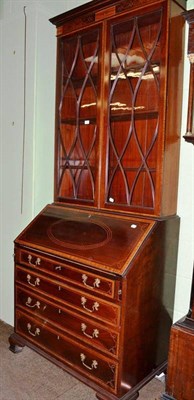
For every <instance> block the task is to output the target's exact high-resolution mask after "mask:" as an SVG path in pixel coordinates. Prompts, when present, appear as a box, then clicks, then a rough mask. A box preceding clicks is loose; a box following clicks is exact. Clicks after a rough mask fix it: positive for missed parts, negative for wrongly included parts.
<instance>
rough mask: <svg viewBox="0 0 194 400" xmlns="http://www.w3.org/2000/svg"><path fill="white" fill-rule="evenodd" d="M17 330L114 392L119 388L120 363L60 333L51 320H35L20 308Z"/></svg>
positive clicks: (48, 352)
mask: <svg viewBox="0 0 194 400" xmlns="http://www.w3.org/2000/svg"><path fill="white" fill-rule="evenodd" d="M16 332H17V333H18V334H20V335H21V336H23V337H24V338H26V339H27V340H28V341H30V342H31V343H33V344H35V345H36V346H37V347H39V348H41V349H43V350H44V351H46V352H47V354H50V355H52V356H54V357H55V358H57V359H58V360H59V361H62V362H63V363H64V364H67V365H69V366H70V367H71V368H72V369H74V370H76V371H77V372H79V373H81V375H84V376H85V377H86V378H89V379H91V380H93V381H95V382H97V383H98V384H100V385H101V386H104V387H106V389H108V390H109V391H111V392H115V391H116V386H117V376H118V364H117V362H116V361H114V360H112V359H109V358H108V357H104V356H101V355H100V354H99V353H97V352H95V351H92V350H91V349H90V348H89V347H87V346H82V345H79V344H78V343H76V341H74V340H71V339H70V338H69V337H68V338H67V337H65V336H64V335H61V334H60V333H59V332H58V331H57V330H55V329H53V328H52V326H50V325H49V324H48V323H47V324H46V325H45V322H44V321H41V320H38V319H34V318H32V317H30V316H29V315H27V314H25V313H22V312H21V311H17V314H16Z"/></svg>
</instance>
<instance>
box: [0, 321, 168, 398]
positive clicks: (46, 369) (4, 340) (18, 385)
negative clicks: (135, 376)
mask: <svg viewBox="0 0 194 400" xmlns="http://www.w3.org/2000/svg"><path fill="white" fill-rule="evenodd" d="M12 331H13V328H12V327H11V326H9V325H7V324H4V323H3V322H2V321H0V356H1V358H0V366H1V370H0V400H78V399H79V400H96V396H95V392H94V391H93V390H92V389H90V388H88V387H87V386H85V385H84V384H83V383H80V382H79V381H78V380H77V379H75V378H74V377H72V376H71V375H69V374H68V373H66V372H64V371H63V370H62V369H60V368H58V367H57V366H55V365H53V364H52V363H51V362H49V361H47V360H45V359H44V358H43V357H41V356H40V355H38V354H37V353H35V352H34V351H32V350H31V349H29V348H27V347H25V348H24V349H23V351H22V352H21V353H19V354H13V353H12V352H11V351H9V350H8V348H9V343H8V337H9V335H10V334H11V333H12ZM163 392H164V384H163V383H162V382H160V381H159V380H158V379H155V378H154V379H153V380H152V381H151V382H149V384H147V385H146V386H145V387H144V388H143V389H142V390H141V391H140V396H139V398H138V400H160V397H161V394H162V393H163Z"/></svg>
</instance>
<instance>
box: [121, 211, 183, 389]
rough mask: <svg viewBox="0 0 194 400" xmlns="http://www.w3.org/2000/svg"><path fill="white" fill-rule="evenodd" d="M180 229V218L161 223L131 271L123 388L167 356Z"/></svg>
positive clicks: (138, 379)
mask: <svg viewBox="0 0 194 400" xmlns="http://www.w3.org/2000/svg"><path fill="white" fill-rule="evenodd" d="M178 230H179V219H178V218H172V219H169V220H167V221H163V222H161V223H158V226H157V228H156V229H155V231H154V232H152V235H150V237H149V238H148V239H147V241H146V244H145V247H144V249H143V250H142V252H141V253H140V254H139V255H138V256H137V257H136V261H135V262H134V264H133V265H132V267H131V269H130V270H129V273H128V276H127V280H126V282H125V286H126V292H125V293H126V294H125V296H126V297H123V306H124V305H125V311H124V313H125V316H126V317H125V322H124V330H123V331H122V339H123V346H122V348H123V352H124V354H125V356H124V357H123V373H122V377H121V379H122V385H123V387H126V386H128V387H129V386H134V385H135V384H137V382H138V381H140V380H141V379H143V378H144V377H145V376H146V375H148V374H149V373H150V372H151V371H152V370H153V369H154V368H156V367H157V366H159V365H160V364H161V363H163V362H165V360H166V359H167V354H168V343H169V335H170V328H171V324H172V310H173V304H174V288H175V275H176V257H177V256H176V252H177V245H178V243H177V236H178ZM122 339H121V340H122Z"/></svg>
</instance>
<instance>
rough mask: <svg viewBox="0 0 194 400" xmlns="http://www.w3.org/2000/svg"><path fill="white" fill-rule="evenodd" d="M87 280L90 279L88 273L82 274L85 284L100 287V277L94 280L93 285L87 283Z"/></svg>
mask: <svg viewBox="0 0 194 400" xmlns="http://www.w3.org/2000/svg"><path fill="white" fill-rule="evenodd" d="M87 280H88V276H87V275H86V274H83V275H82V282H83V284H84V285H85V286H87V287H89V288H92V289H94V288H95V287H96V288H99V287H100V279H99V278H96V279H95V280H94V283H93V285H92V286H91V285H88V284H87Z"/></svg>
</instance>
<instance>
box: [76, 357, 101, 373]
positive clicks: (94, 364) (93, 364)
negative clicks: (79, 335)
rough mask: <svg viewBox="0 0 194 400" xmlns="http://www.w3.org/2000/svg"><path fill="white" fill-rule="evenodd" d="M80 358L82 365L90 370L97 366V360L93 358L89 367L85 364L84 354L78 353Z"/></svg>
mask: <svg viewBox="0 0 194 400" xmlns="http://www.w3.org/2000/svg"><path fill="white" fill-rule="evenodd" d="M80 358H81V362H82V364H83V365H84V367H85V368H87V369H89V370H90V371H91V370H92V369H96V368H97V367H98V362H97V361H96V360H93V361H92V364H91V367H90V366H89V365H87V364H85V359H86V356H85V354H84V353H81V354H80Z"/></svg>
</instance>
